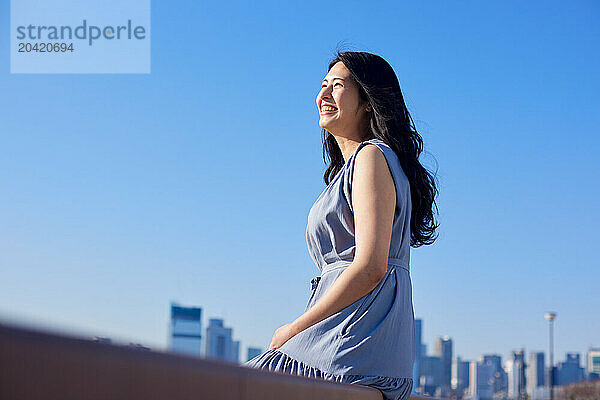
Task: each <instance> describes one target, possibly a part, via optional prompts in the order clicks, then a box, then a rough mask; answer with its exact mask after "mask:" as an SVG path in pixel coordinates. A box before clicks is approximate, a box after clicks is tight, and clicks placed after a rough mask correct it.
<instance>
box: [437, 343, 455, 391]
mask: <svg viewBox="0 0 600 400" xmlns="http://www.w3.org/2000/svg"><path fill="white" fill-rule="evenodd" d="M434 354H435V355H436V356H437V357H439V358H440V361H441V363H442V374H441V375H442V376H441V378H442V380H441V382H439V384H440V386H445V387H447V388H449V387H450V382H451V380H452V339H450V337H449V336H444V337H439V338H437V339H436V341H435V353H434Z"/></svg>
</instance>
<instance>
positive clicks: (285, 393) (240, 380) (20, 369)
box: [0, 323, 382, 400]
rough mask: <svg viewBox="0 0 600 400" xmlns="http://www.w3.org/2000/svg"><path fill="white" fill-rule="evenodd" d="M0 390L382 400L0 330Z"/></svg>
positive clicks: (221, 365) (34, 395) (100, 396)
mask: <svg viewBox="0 0 600 400" xmlns="http://www.w3.org/2000/svg"><path fill="white" fill-rule="evenodd" d="M0 388H1V391H2V398H3V399H4V398H6V399H11V400H21V399H23V400H25V399H27V400H38V399H61V400H83V399H85V400H96V399H97V400H106V399H127V400H137V399H140V400H142V399H143V400H148V399H169V400H188V399H189V400H200V399H236V400H238V399H243V400H245V399H248V400H249V399H265V400H270V399H273V400H275V399H277V400H280V399H288V400H296V399H297V400H300V399H328V400H338V399H339V400H342V399H344V400H381V399H382V395H381V392H379V391H378V390H377V389H374V388H371V387H367V386H361V385H350V384H345V383H337V382H330V381H325V380H322V379H318V378H307V377H302V376H296V375H290V374H286V373H283V372H273V371H266V370H259V369H255V368H250V367H246V366H240V365H237V364H234V363H228V362H221V361H215V360H208V359H203V358H194V357H187V356H184V355H179V354H177V355H176V354H171V353H162V352H155V351H141V350H137V349H134V348H127V347H123V346H115V345H111V344H105V343H94V342H92V341H91V340H87V339H81V338H76V337H68V336H62V335H56V334H52V333H47V332H41V331H35V330H31V329H25V328H20V327H15V326H8V325H4V324H1V323H0Z"/></svg>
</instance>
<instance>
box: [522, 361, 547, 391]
mask: <svg viewBox="0 0 600 400" xmlns="http://www.w3.org/2000/svg"><path fill="white" fill-rule="evenodd" d="M528 360H529V362H528V365H527V374H526V375H527V385H526V386H527V394H528V395H529V397H530V398H531V399H532V400H535V399H542V398H543V396H545V395H546V392H545V389H544V387H545V373H544V371H545V367H544V353H543V352H536V351H532V352H531V353H529V357H528Z"/></svg>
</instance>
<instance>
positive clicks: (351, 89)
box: [317, 61, 366, 140]
mask: <svg viewBox="0 0 600 400" xmlns="http://www.w3.org/2000/svg"><path fill="white" fill-rule="evenodd" d="M317 107H318V109H319V115H320V119H319V125H320V126H321V128H323V129H325V130H327V131H328V132H330V133H331V134H335V135H339V136H343V137H346V138H351V139H359V140H360V139H361V137H362V134H361V126H362V125H363V124H364V121H365V114H366V110H365V105H364V104H361V100H360V95H359V93H358V87H357V86H356V83H355V82H354V79H353V78H352V75H351V74H350V71H349V70H348V68H346V66H345V65H344V63H342V62H341V61H339V62H337V63H336V64H335V65H334V66H333V67H332V68H331V70H329V72H328V73H327V75H325V78H324V79H323V82H322V86H321V91H320V92H319V94H318V95H317Z"/></svg>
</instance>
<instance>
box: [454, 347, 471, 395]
mask: <svg viewBox="0 0 600 400" xmlns="http://www.w3.org/2000/svg"><path fill="white" fill-rule="evenodd" d="M450 384H451V387H452V389H454V390H456V391H457V392H458V393H459V394H460V395H462V394H463V391H464V390H465V389H467V388H468V387H469V362H468V361H463V360H462V359H461V358H460V357H458V356H457V357H454V359H453V360H452V380H451V382H450Z"/></svg>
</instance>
